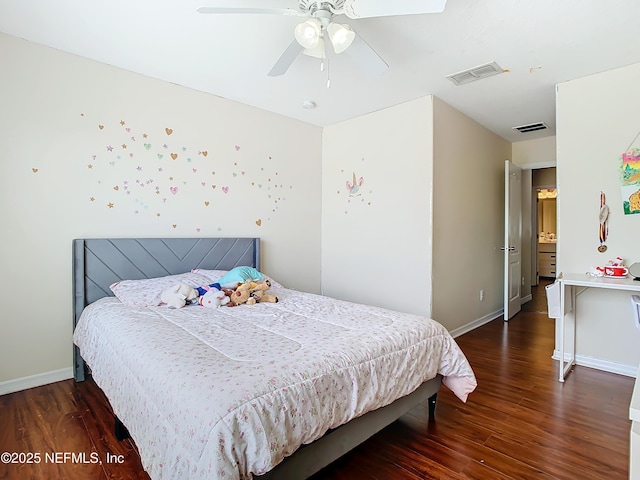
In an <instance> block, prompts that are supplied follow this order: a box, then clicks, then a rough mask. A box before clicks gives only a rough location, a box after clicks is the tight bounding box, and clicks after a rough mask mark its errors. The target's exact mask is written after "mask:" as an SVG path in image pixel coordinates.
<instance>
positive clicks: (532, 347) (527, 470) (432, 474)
mask: <svg viewBox="0 0 640 480" xmlns="http://www.w3.org/2000/svg"><path fill="white" fill-rule="evenodd" d="M537 294H538V296H536V295H534V300H533V301H532V302H536V301H537V302H538V303H537V304H536V303H532V304H531V305H529V306H527V305H525V308H524V309H523V311H522V312H521V313H519V314H518V315H516V317H514V318H513V319H512V320H511V321H510V322H508V323H505V322H503V321H502V320H501V319H497V320H494V321H492V322H490V323H488V324H486V325H484V326H482V327H480V328H478V329H476V330H474V331H472V332H469V333H467V334H465V335H463V336H460V337H458V338H457V341H458V343H459V344H460V346H461V347H462V349H463V351H464V352H465V354H466V355H467V358H468V359H469V361H470V362H471V365H472V366H473V368H474V371H475V373H476V376H477V378H478V388H477V390H476V391H475V392H474V393H473V394H471V396H470V398H469V401H468V402H467V403H466V404H463V403H462V402H460V401H459V400H458V399H456V398H455V397H454V396H453V395H452V394H451V393H450V392H449V391H448V390H447V389H446V388H443V390H442V391H441V393H440V394H439V395H438V404H437V407H436V418H435V420H431V421H429V420H428V419H427V418H426V417H427V413H426V412H427V407H426V405H425V406H424V407H419V408H418V409H416V410H414V411H412V412H411V414H409V415H405V416H404V417H403V418H402V419H401V420H399V421H397V422H395V423H393V424H392V425H390V426H389V427H387V428H386V429H384V430H383V431H382V432H380V433H379V434H377V435H375V436H374V437H372V438H371V439H369V440H368V441H367V442H365V443H364V444H363V445H361V446H360V447H358V448H356V449H355V450H353V451H352V452H350V453H348V454H347V455H345V456H344V457H343V458H341V459H340V460H338V461H337V462H335V463H334V464H332V465H330V466H328V467H327V468H325V469H324V470H323V471H321V472H319V473H318V474H316V475H315V476H314V477H313V480H325V479H336V480H341V479H344V480H347V479H349V480H353V479H363V480H365V479H381V480H382V479H384V480H387V479H406V480H417V479H447V480H458V479H482V480H485V479H496V480H508V479H518V480H523V479H567V480H577V479H580V480H582V479H594V480H597V479H607V480H613V479H626V478H628V459H629V428H630V421H629V420H628V414H629V403H630V400H631V392H632V389H633V384H634V379H632V378H629V377H624V376H620V375H615V374H611V373H605V372H601V371H598V370H593V369H589V368H586V367H576V368H575V369H574V370H573V371H572V372H571V374H570V375H569V376H568V377H567V381H566V382H565V383H564V384H562V383H560V382H558V381H557V380H556V371H557V370H556V369H557V365H556V362H554V361H553V360H552V359H551V353H552V351H553V343H554V323H553V320H550V319H549V318H547V316H546V315H545V314H544V313H542V314H541V313H536V312H537V311H539V310H540V309H543V310H544V307H546V303H544V302H543V301H542V300H540V299H539V295H540V294H542V295H543V294H544V287H538V292H537ZM536 298H537V299H538V300H536ZM530 303H531V302H530ZM1 452H16V453H17V454H23V458H22V459H20V458H16V460H23V459H27V458H24V455H29V454H35V453H39V455H40V463H30V464H22V465H19V464H5V463H0V479H20V480H23V479H34V480H36V479H46V480H50V479H63V478H64V479H69V480H73V479H83V480H84V479H112V478H115V479H123V480H128V479H139V480H142V479H148V478H149V477H148V476H147V474H146V473H145V472H144V470H143V469H142V466H141V464H140V459H139V456H138V454H137V451H136V449H135V446H134V445H133V443H132V442H131V441H124V442H118V441H117V440H116V438H115V436H114V434H113V418H112V416H111V410H110V407H109V406H108V404H107V402H106V401H105V399H104V396H103V395H102V393H101V391H100V390H99V389H98V388H97V387H96V386H95V384H94V383H93V382H92V381H90V380H88V381H85V382H83V383H79V384H76V383H74V382H73V380H67V381H64V382H58V383H54V384H51V385H46V386H43V387H38V388H33V389H30V390H26V391H23V392H17V393H13V394H9V395H4V396H0V453H1ZM65 455H66V456H65ZM72 455H73V456H72ZM31 460H34V458H31ZM94 461H100V462H101V463H92V462H94ZM284 480H286V479H284Z"/></svg>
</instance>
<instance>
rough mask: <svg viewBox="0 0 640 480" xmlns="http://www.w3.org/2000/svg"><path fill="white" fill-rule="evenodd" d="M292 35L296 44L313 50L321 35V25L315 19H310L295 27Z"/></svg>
mask: <svg viewBox="0 0 640 480" xmlns="http://www.w3.org/2000/svg"><path fill="white" fill-rule="evenodd" d="M294 34H295V37H296V40H297V41H298V43H299V44H300V45H302V46H303V47H304V48H315V47H317V46H318V43H319V41H320V37H321V35H322V25H321V24H320V22H319V21H318V20H317V19H315V18H310V19H309V20H306V21H304V22H302V23H299V24H298V25H296V29H295V31H294Z"/></svg>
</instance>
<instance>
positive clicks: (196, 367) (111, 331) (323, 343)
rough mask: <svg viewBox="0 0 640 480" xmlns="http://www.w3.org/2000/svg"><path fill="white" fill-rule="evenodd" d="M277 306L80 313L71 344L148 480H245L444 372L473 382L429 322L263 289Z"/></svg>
mask: <svg viewBox="0 0 640 480" xmlns="http://www.w3.org/2000/svg"><path fill="white" fill-rule="evenodd" d="M271 292H272V293H275V294H277V295H278V297H279V298H280V302H279V303H261V304H257V305H253V306H247V305H244V306H239V307H233V308H229V307H221V308H218V309H208V308H204V307H200V306H188V307H185V308H183V309H180V310H172V309H168V308H166V307H162V306H159V307H150V308H146V307H127V306H124V305H123V304H122V303H120V302H119V301H118V300H117V299H115V298H112V297H110V298H103V299H101V300H98V301H97V302H95V303H94V304H92V305H90V306H88V307H87V308H86V309H85V311H84V313H83V314H82V318H81V319H80V321H79V323H78V326H77V328H76V331H75V333H74V343H76V344H77V345H78V346H79V347H80V351H81V354H82V357H83V358H84V359H85V361H86V363H87V364H88V365H89V366H90V367H91V369H92V375H93V378H94V380H95V381H96V383H97V384H98V385H99V386H100V387H101V388H102V390H103V391H104V392H105V394H106V395H107V397H108V398H109V401H110V402H111V405H112V407H113V409H114V411H115V414H116V415H117V416H118V417H119V418H120V419H121V420H122V421H123V423H124V424H125V425H126V426H127V428H128V430H129V432H130V433H131V435H132V437H133V439H134V440H135V442H136V444H137V446H138V449H139V451H140V456H141V458H142V463H143V465H144V467H145V469H146V470H147V472H148V473H149V475H150V476H151V478H153V479H155V480H160V479H175V480H185V479H210V478H219V479H237V478H251V476H252V475H253V474H256V475H259V474H263V473H266V472H267V471H268V470H270V469H271V468H273V467H274V466H275V465H277V464H278V463H279V462H280V461H281V460H282V459H283V458H284V457H286V456H288V455H290V454H291V453H293V452H294V451H295V450H296V449H297V448H298V447H299V446H300V445H302V444H306V443H310V442H312V441H314V440H316V439H317V438H319V437H320V436H322V435H323V434H324V433H325V432H326V431H327V429H330V428H334V427H337V426H339V425H341V424H344V423H346V422H348V421H349V420H351V419H352V418H355V417H357V416H359V415H362V414H363V413H366V412H367V411H369V410H373V409H375V408H378V407H381V406H384V405H387V404H389V403H391V402H392V401H393V400H395V399H396V398H399V397H401V396H404V395H407V394H409V393H411V392H412V391H414V390H415V389H416V388H417V387H418V386H419V385H420V384H421V383H423V382H424V381H426V380H429V379H431V378H433V377H435V376H436V374H438V373H440V374H442V375H443V377H444V379H443V382H444V383H445V385H447V386H448V387H449V388H451V390H453V391H454V393H455V394H456V395H457V396H458V397H459V398H460V399H461V400H463V401H465V400H466V397H467V394H468V393H469V392H471V391H472V390H473V389H474V388H475V386H476V380H475V377H474V374H473V371H472V370H471V367H470V365H469V363H468V362H467V359H466V358H465V356H464V355H463V353H462V352H461V350H460V349H459V347H458V345H457V344H456V343H455V341H454V339H453V338H452V337H451V336H450V335H449V333H448V332H447V331H446V329H445V328H444V327H442V326H441V325H440V324H439V323H437V322H435V321H433V320H429V319H426V318H424V317H419V316H415V315H409V314H402V313H397V312H392V311H389V310H384V309H380V308H375V307H369V306H364V305H358V304H353V303H347V302H344V301H339V300H334V299H331V298H327V297H322V296H318V295H312V294H308V293H300V292H296V291H293V290H288V289H283V288H272V289H271Z"/></svg>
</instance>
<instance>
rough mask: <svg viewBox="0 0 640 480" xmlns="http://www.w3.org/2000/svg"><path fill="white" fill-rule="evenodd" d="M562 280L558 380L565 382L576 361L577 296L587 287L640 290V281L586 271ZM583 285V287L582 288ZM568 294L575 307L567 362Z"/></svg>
mask: <svg viewBox="0 0 640 480" xmlns="http://www.w3.org/2000/svg"><path fill="white" fill-rule="evenodd" d="M558 281H559V282H560V318H558V320H559V321H560V323H559V326H560V328H559V330H560V332H559V335H558V342H559V343H560V345H559V348H560V358H559V359H558V360H559V365H560V369H559V370H560V372H559V375H558V380H560V381H561V382H564V379H565V377H566V376H567V373H568V372H569V370H570V369H571V367H572V366H573V365H575V363H576V323H577V318H576V313H575V312H576V296H577V295H578V293H580V292H582V291H583V290H585V289H587V288H608V289H610V290H626V291H630V292H640V282H639V281H636V280H634V279H633V277H625V278H604V277H592V276H590V275H586V274H584V273H568V274H565V275H562V276H561V277H560V278H558ZM580 287H582V288H580ZM567 295H570V296H571V302H570V305H572V307H573V318H572V319H571V320H572V327H573V328H572V329H571V342H570V343H571V351H570V352H568V353H569V361H568V362H565V360H564V356H565V353H566V352H565V346H564V344H565V323H566V315H567V313H569V312H567V311H565V310H566V305H567V302H566V299H567Z"/></svg>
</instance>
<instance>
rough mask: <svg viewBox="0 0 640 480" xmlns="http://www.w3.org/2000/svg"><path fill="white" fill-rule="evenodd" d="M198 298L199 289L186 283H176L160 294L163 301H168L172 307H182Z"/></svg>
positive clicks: (168, 304)
mask: <svg viewBox="0 0 640 480" xmlns="http://www.w3.org/2000/svg"><path fill="white" fill-rule="evenodd" d="M197 298H198V291H197V290H196V289H195V288H193V287H190V286H189V285H186V284H184V283H176V284H175V285H174V286H173V287H171V288H167V289H166V290H165V291H163V292H162V294H161V295H160V300H161V301H162V303H166V304H167V306H169V307H170V308H182V307H184V306H185V305H186V304H187V303H192V301H193V300H195V299H197Z"/></svg>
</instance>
